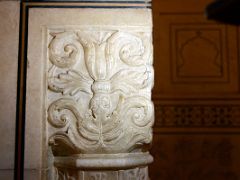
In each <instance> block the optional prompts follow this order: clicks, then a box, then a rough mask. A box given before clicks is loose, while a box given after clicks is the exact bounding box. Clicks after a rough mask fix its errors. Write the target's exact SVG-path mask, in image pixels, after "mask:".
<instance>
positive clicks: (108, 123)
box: [47, 27, 153, 155]
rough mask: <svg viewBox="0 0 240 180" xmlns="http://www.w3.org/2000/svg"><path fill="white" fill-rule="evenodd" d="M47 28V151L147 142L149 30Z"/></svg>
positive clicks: (112, 149) (118, 148)
mask: <svg viewBox="0 0 240 180" xmlns="http://www.w3.org/2000/svg"><path fill="white" fill-rule="evenodd" d="M48 32H49V34H48V35H49V45H48V59H49V63H48V77H47V79H48V89H49V90H48V92H47V106H48V110H47V113H48V122H49V125H50V127H49V143H50V146H52V149H53V153H54V154H57V155H66V154H68V153H69V151H70V154H71V153H73V154H78V153H127V152H131V151H133V150H137V149H139V150H141V148H142V146H144V145H148V144H150V142H151V140H152V131H151V126H152V125H153V104H152V102H151V99H150V98H151V88H152V86H153V68H152V44H151V32H149V31H139V30H137V29H136V28H134V29H133V30H124V29H121V28H120V29H118V28H104V29H99V28H92V27H91V28H90V27H88V28H81V27H80V28H74V29H71V30H70V29H63V30H58V31H56V30H54V29H50V30H49V31H48ZM61 146H63V147H61ZM63 149H65V150H66V152H64V151H63Z"/></svg>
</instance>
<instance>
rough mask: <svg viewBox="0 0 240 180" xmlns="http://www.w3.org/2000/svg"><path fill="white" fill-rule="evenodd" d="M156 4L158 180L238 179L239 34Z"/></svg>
mask: <svg viewBox="0 0 240 180" xmlns="http://www.w3.org/2000/svg"><path fill="white" fill-rule="evenodd" d="M210 2H211V1H210V0H199V1H192V0H181V1H179V0H154V1H153V17H154V68H155V87H154V93H153V99H154V103H155V115H156V116H155V126H154V142H153V148H152V154H153V155H154V158H155V161H154V163H153V164H152V165H151V166H150V176H151V179H153V180H158V179H159V180H198V179H199V180H203V179H204V180H237V179H240V156H239V152H240V143H239V142H240V141H239V140H240V88H239V87H240V84H239V51H238V50H239V29H238V27H237V26H231V25H226V24H221V23H216V22H215V21H209V20H207V19H206V17H205V12H204V11H205V7H206V6H207V4H208V3H210Z"/></svg>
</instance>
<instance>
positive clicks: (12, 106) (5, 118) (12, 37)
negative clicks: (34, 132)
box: [0, 1, 19, 179]
mask: <svg viewBox="0 0 240 180" xmlns="http://www.w3.org/2000/svg"><path fill="white" fill-rule="evenodd" d="M0 22H1V28H0V42H1V43H0V72H1V78H0V80H1V83H0V102H1V103H0V136H1V138H0V154H1V161H0V169H13V168H14V147H15V122H16V119H15V117H16V116H15V114H16V93H17V92H16V89H17V64H18V30H19V2H16V1H1V2H0ZM7 174H11V172H7ZM0 179H5V178H0Z"/></svg>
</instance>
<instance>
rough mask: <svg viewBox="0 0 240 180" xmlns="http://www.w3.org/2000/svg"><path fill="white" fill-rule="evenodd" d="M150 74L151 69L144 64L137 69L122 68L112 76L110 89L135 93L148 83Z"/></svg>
mask: <svg viewBox="0 0 240 180" xmlns="http://www.w3.org/2000/svg"><path fill="white" fill-rule="evenodd" d="M152 76H153V75H152V70H151V69H148V68H147V67H146V66H142V67H141V68H138V69H123V70H121V71H119V72H118V73H116V74H115V75H114V76H113V77H112V79H111V81H112V89H113V91H118V90H119V91H121V92H123V93H125V94H128V95H129V94H131V93H136V92H138V91H139V90H140V89H143V88H145V87H147V86H148V85H149V83H150V82H151V81H152Z"/></svg>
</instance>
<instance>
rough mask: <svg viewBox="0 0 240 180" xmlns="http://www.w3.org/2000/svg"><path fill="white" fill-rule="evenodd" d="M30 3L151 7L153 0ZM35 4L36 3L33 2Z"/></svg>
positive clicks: (35, 0)
mask: <svg viewBox="0 0 240 180" xmlns="http://www.w3.org/2000/svg"><path fill="white" fill-rule="evenodd" d="M0 1H1V0H0ZM23 2H28V3H36V5H38V4H39V3H45V5H49V4H52V5H54V3H56V4H55V5H58V4H57V3H64V4H65V5H68V4H69V3H75V5H76V6H81V7H89V8H151V1H149V0H122V1H121V0H117V1H114V0H103V1H101V0H99V1H98V0H68V1H66V0H23ZM31 5H34V4H31Z"/></svg>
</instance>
